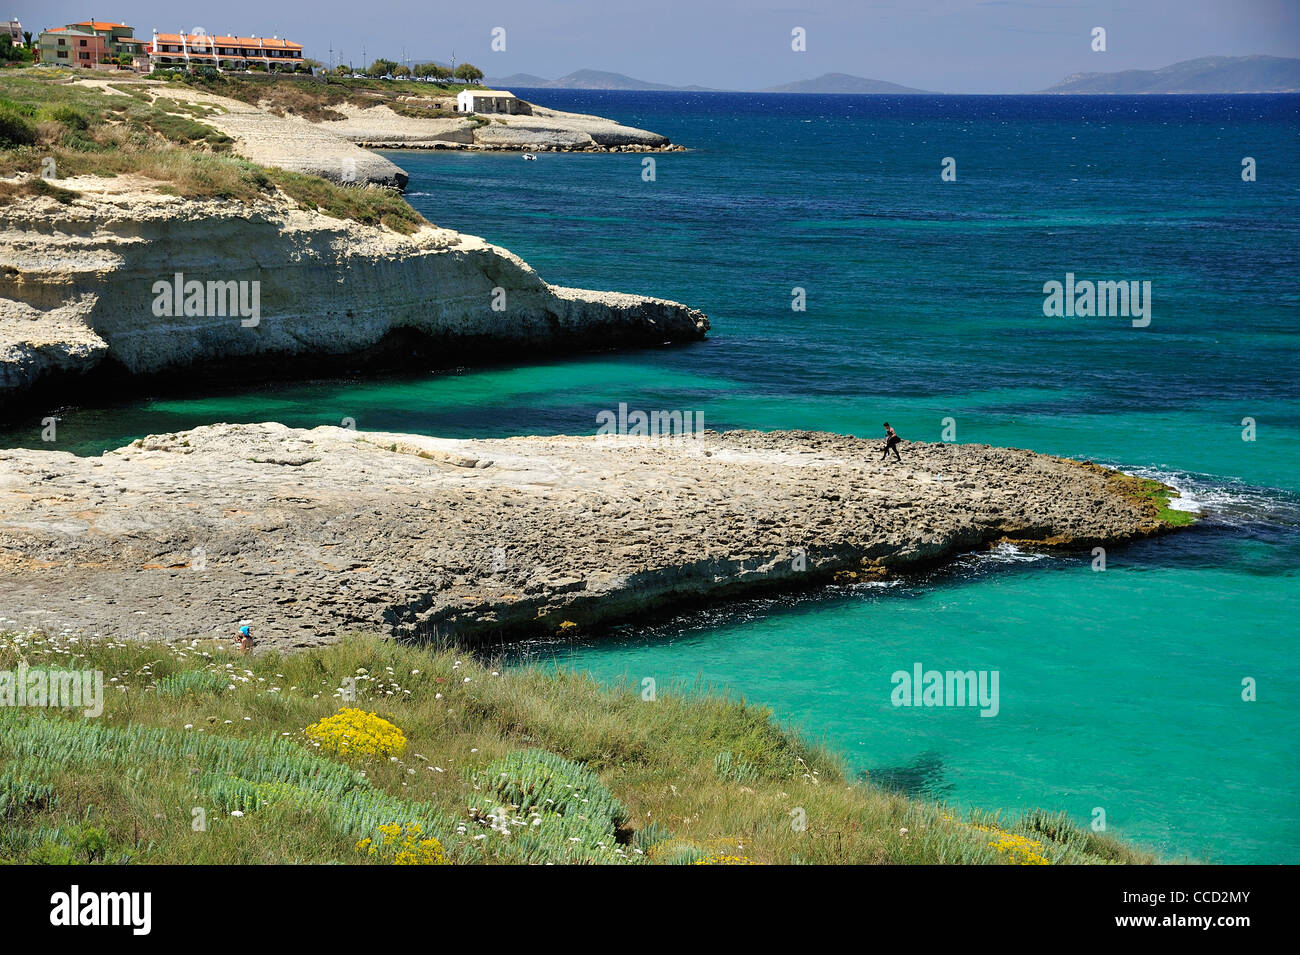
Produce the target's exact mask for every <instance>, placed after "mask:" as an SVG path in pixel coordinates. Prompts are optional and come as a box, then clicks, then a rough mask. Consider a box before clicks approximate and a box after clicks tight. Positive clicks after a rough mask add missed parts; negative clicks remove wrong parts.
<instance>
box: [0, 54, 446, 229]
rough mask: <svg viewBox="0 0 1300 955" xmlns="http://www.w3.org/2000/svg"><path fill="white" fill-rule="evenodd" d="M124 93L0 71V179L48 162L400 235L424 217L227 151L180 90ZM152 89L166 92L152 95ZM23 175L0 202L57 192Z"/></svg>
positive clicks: (138, 88)
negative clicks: (282, 201)
mask: <svg viewBox="0 0 1300 955" xmlns="http://www.w3.org/2000/svg"><path fill="white" fill-rule="evenodd" d="M113 88H114V89H117V90H118V91H119V92H121V93H124V94H125V95H123V96H112V95H106V94H104V93H101V92H99V91H98V90H96V89H94V88H91V87H86V86H82V85H78V84H76V83H73V82H70V81H69V77H68V76H67V75H66V74H65V73H64V72H63V71H56V70H46V69H38V68H32V69H27V70H6V71H4V72H0V177H13V176H14V175H15V174H16V173H19V172H27V173H30V174H31V175H33V176H39V175H40V174H41V171H42V168H43V164H44V163H45V162H46V160H47V159H52V160H53V161H54V166H55V172H56V175H57V177H58V178H66V177H69V176H80V175H96V176H118V175H138V176H143V177H145V178H148V179H153V180H155V181H157V182H158V183H159V188H160V189H161V190H162V191H164V192H169V193H172V194H175V195H180V196H184V197H187V198H199V199H230V200H234V201H238V202H243V203H254V202H256V201H258V200H259V199H265V198H268V197H270V196H271V195H273V194H274V192H275V190H276V189H277V188H278V189H280V190H281V191H283V192H284V193H285V194H287V195H288V196H290V197H291V198H293V199H294V200H295V201H296V202H297V203H298V204H299V206H301V207H302V208H305V209H314V210H316V211H319V212H322V213H324V214H325V215H329V216H333V217H334V218H340V219H353V220H356V221H358V222H363V223H366V224H369V225H377V224H380V223H382V224H384V225H386V226H388V227H389V228H391V229H394V230H396V231H398V232H402V233H404V234H410V233H411V232H414V231H415V230H416V229H417V228H418V227H419V226H420V225H421V224H423V223H424V221H425V220H424V217H423V216H421V215H420V214H419V213H418V212H416V211H415V210H414V209H412V208H411V207H410V205H408V204H407V203H406V201H405V200H404V199H402V198H401V196H399V195H397V194H395V193H393V192H391V191H389V190H385V189H358V188H351V189H349V188H344V187H342V186H338V185H335V184H334V183H331V182H328V181H326V180H324V179H321V178H319V177H316V176H306V175H302V174H301V173H294V172H288V171H286V170H282V169H267V168H263V167H261V166H258V165H255V164H254V163H251V162H248V161H247V160H245V159H240V158H239V157H237V156H234V155H232V154H231V147H232V145H233V144H232V142H231V140H230V138H229V137H227V136H226V135H224V134H223V133H221V132H219V131H218V130H216V129H214V128H213V127H211V126H209V125H207V124H206V123H204V122H202V118H203V117H204V116H205V115H207V114H208V112H209V111H210V110H211V109H212V107H209V106H205V105H203V104H196V103H192V102H186V101H185V100H184V93H185V87H184V86H182V85H179V84H171V85H170V86H167V87H161V86H159V85H158V84H150V85H149V86H148V87H146V85H145V84H141V83H134V84H132V83H127V82H121V83H114V84H113ZM146 88H147V89H149V90H158V89H162V90H164V91H165V92H166V95H162V96H159V97H158V98H157V99H152V98H151V96H150V95H149V93H148V92H146ZM66 192H67V191H66V190H63V191H62V193H51V192H50V184H48V183H42V182H40V181H37V180H32V179H28V180H26V181H24V182H23V183H22V184H20V185H19V184H14V183H8V184H0V203H3V202H5V201H6V200H9V199H12V198H14V197H16V196H20V195H31V194H36V193H43V194H54V195H56V197H57V198H60V199H61V200H63V201H69V200H70V198H71V197H70V196H69V195H67V194H66Z"/></svg>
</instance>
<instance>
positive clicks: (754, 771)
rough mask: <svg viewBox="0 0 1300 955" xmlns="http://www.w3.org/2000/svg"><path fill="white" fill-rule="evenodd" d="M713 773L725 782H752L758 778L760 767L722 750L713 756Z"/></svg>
mask: <svg viewBox="0 0 1300 955" xmlns="http://www.w3.org/2000/svg"><path fill="white" fill-rule="evenodd" d="M713 775H715V776H717V777H718V778H719V779H721V780H722V781H723V782H724V783H752V782H753V781H754V780H756V779H758V767H757V766H755V765H754V764H753V763H747V762H745V761H744V760H743V759H739V758H737V757H734V756H732V755H731V754H730V753H728V752H722V753H719V754H718V755H717V756H715V757H714V758H713Z"/></svg>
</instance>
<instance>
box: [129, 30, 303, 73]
mask: <svg viewBox="0 0 1300 955" xmlns="http://www.w3.org/2000/svg"><path fill="white" fill-rule="evenodd" d="M145 53H146V54H147V55H148V57H149V68H150V69H151V70H157V69H171V70H175V69H192V68H196V67H201V66H210V67H213V68H215V69H218V70H247V69H250V68H252V67H254V66H261V67H264V68H265V69H266V70H267V71H268V72H276V73H279V72H285V73H291V72H293V71H294V70H296V69H299V68H301V67H302V65H303V55H302V44H301V43H293V42H292V41H290V40H285V39H282V38H281V37H278V36H272V37H259V36H256V35H254V36H210V35H208V34H206V33H159V32H158V31H157V30H154V32H153V42H151V43H148V44H146V45H145Z"/></svg>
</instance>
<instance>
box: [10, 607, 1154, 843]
mask: <svg viewBox="0 0 1300 955" xmlns="http://www.w3.org/2000/svg"><path fill="white" fill-rule="evenodd" d="M20 665H25V666H26V667H29V668H31V669H33V670H36V669H41V668H45V669H47V670H58V671H65V672H66V671H73V672H80V671H86V670H98V671H101V672H102V674H103V680H104V684H103V685H104V697H105V699H104V708H103V713H102V715H100V716H99V717H97V718H92V717H87V716H84V715H83V714H82V711H80V710H56V709H53V708H33V707H16V706H4V707H0V740H2V741H3V742H2V743H0V859H4V860H6V861H12V862H24V863H31V862H64V863H66V862H83V863H95V862H105V863H121V862H132V863H139V864H149V863H325V862H343V863H362V864H385V863H392V864H443V863H453V864H468V863H483V862H489V863H490V862H495V863H548V862H572V863H613V864H637V863H642V864H644V863H653V864H662V863H667V864H692V863H694V864H754V863H759V864H763V863H971V864H1033V865H1042V864H1070V863H1105V864H1109V863H1143V862H1150V861H1153V860H1152V859H1151V857H1150V856H1148V855H1146V854H1144V853H1141V852H1138V851H1135V850H1134V849H1132V848H1129V847H1127V846H1125V845H1123V844H1122V843H1120V842H1118V841H1116V840H1114V839H1112V838H1109V837H1106V836H1100V835H1098V834H1096V833H1093V832H1091V831H1089V830H1087V829H1085V828H1080V827H1077V826H1075V825H1074V824H1073V823H1071V822H1070V821H1069V820H1068V819H1066V818H1065V817H1063V816H1060V815H1052V814H1047V813H1031V814H1028V815H1026V816H1024V817H1023V818H1020V819H1018V820H1014V821H1003V820H999V819H998V818H997V817H994V816H990V815H988V814H984V813H974V814H971V815H964V814H962V813H959V812H958V811H956V810H953V809H950V808H947V807H944V806H941V805H938V804H934V803H929V802H924V801H920V800H916V799H911V798H908V797H907V796H905V795H902V794H900V793H896V792H890V791H886V790H884V789H880V788H877V787H875V786H873V785H871V784H870V783H869V782H868V783H862V782H853V781H850V777H849V775H848V774H847V773H846V770H845V767H844V766H842V765H841V764H840V762H839V761H838V759H837V758H836V757H834V756H832V755H830V754H829V753H827V752H826V751H824V750H823V749H821V748H820V747H818V746H815V745H811V744H809V743H807V742H806V741H804V740H803V739H801V738H800V737H799V736H798V735H796V734H794V733H792V732H790V731H788V730H786V729H783V728H781V727H780V726H778V725H777V724H776V723H775V722H774V720H773V718H772V714H771V713H770V712H769V711H768V710H767V709H765V708H762V707H759V706H755V705H753V704H751V703H749V702H747V701H745V700H743V699H736V698H731V697H727V696H722V695H718V694H716V693H710V692H707V689H701V688H678V689H677V690H674V691H672V692H665V691H664V690H663V689H662V688H661V689H660V691H659V692H658V694H657V699H653V700H643V699H642V698H641V696H640V695H639V694H634V693H631V692H629V691H627V690H625V689H608V688H602V687H601V686H600V685H599V684H597V683H596V682H595V681H594V680H592V679H590V678H588V677H587V676H584V675H580V674H576V673H572V672H566V671H562V670H555V669H553V668H545V667H538V666H525V667H516V668H509V669H507V668H504V667H501V666H495V665H493V663H492V662H491V661H486V662H484V661H478V660H475V659H473V658H472V657H470V656H468V655H465V654H463V653H461V652H459V651H455V650H450V649H427V648H421V647H418V646H414V645H407V644H401V643H397V642H392V641H384V640H379V639H375V638H371V637H365V636H353V637H349V638H347V639H344V640H343V641H342V642H340V643H337V644H333V645H331V646H328V647H321V648H316V649H311V650H306V651H302V652H298V653H292V654H288V655H283V656H282V655H279V654H276V653H269V652H268V653H254V654H241V653H239V652H237V651H236V650H235V648H234V646H233V641H232V642H231V643H230V644H227V645H223V644H222V643H220V642H217V641H194V642H190V641H186V642H183V643H170V644H168V643H160V642H149V641H145V640H121V641H115V640H112V639H95V638H90V637H86V636H73V635H69V634H64V635H60V636H50V635H43V634H26V635H24V634H17V633H9V634H0V671H4V670H7V671H11V672H12V671H14V670H16V669H17V668H18V667H20Z"/></svg>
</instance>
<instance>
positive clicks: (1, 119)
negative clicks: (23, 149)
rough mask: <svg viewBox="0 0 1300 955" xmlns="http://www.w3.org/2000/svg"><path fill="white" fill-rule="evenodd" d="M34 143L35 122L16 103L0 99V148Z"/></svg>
mask: <svg viewBox="0 0 1300 955" xmlns="http://www.w3.org/2000/svg"><path fill="white" fill-rule="evenodd" d="M35 143H36V124H35V123H33V122H32V121H31V119H29V118H28V114H27V113H26V111H25V110H23V109H22V108H21V107H19V105H18V104H17V103H12V102H10V101H9V100H0V149H12V148H13V147H15V146H32V145H35Z"/></svg>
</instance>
